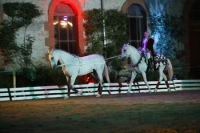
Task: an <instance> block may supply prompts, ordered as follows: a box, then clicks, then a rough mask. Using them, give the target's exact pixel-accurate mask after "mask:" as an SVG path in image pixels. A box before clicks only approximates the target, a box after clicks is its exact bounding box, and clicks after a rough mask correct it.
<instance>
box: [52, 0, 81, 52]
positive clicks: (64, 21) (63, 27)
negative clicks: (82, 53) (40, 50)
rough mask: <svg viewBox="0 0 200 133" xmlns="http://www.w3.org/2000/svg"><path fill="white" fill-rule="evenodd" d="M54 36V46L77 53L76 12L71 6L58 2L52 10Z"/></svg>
mask: <svg viewBox="0 0 200 133" xmlns="http://www.w3.org/2000/svg"><path fill="white" fill-rule="evenodd" d="M53 25H54V38H55V42H54V44H55V48H57V49H62V50H65V51H68V52H70V53H74V54H76V53H78V51H76V50H77V48H76V46H77V33H76V31H77V30H76V27H77V26H76V14H75V13H74V11H73V10H72V8H71V7H70V6H69V5H67V4H63V3H59V4H58V5H57V7H56V10H55V12H54V22H53Z"/></svg>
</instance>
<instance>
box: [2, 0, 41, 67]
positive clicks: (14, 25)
mask: <svg viewBox="0 0 200 133" xmlns="http://www.w3.org/2000/svg"><path fill="white" fill-rule="evenodd" d="M3 10H4V13H5V14H6V15H7V16H8V18H7V19H6V20H4V22H3V23H1V28H0V36H1V39H0V41H1V44H0V48H1V49H3V50H4V51H5V52H4V53H5V56H6V57H7V58H9V59H10V60H11V61H12V62H13V63H14V60H13V59H14V58H13V57H18V58H20V59H19V60H18V61H21V62H20V63H19V65H21V66H22V67H27V66H28V65H29V64H31V53H32V45H33V42H34V37H32V36H30V35H26V29H27V27H28V25H29V24H31V23H32V20H33V18H35V17H37V16H39V15H40V14H41V13H40V11H39V10H38V9H37V7H36V6H35V5H33V4H31V3H16V2H15V3H5V4H3ZM23 26H24V27H25V31H24V38H23V39H24V40H23V44H16V42H15V39H16V37H15V36H16V35H15V33H16V31H17V30H18V29H19V28H21V27H23Z"/></svg>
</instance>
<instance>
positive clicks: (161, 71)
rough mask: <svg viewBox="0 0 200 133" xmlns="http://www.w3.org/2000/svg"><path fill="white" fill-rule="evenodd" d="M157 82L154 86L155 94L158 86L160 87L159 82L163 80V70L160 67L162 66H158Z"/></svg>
mask: <svg viewBox="0 0 200 133" xmlns="http://www.w3.org/2000/svg"><path fill="white" fill-rule="evenodd" d="M158 69H159V80H158V83H157V85H156V88H155V92H157V89H158V87H159V85H160V82H161V81H162V80H163V78H164V76H163V74H164V73H163V70H164V68H163V67H162V66H159V68H158Z"/></svg>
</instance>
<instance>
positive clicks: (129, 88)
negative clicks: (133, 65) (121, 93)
mask: <svg viewBox="0 0 200 133" xmlns="http://www.w3.org/2000/svg"><path fill="white" fill-rule="evenodd" d="M136 75H137V73H136V71H132V74H131V80H130V82H129V86H128V92H127V93H131V88H132V83H133V81H134V80H135V77H136Z"/></svg>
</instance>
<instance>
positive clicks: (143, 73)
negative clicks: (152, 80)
mask: <svg viewBox="0 0 200 133" xmlns="http://www.w3.org/2000/svg"><path fill="white" fill-rule="evenodd" d="M142 77H143V80H144V82H145V84H146V86H147V88H148V89H149V92H151V89H150V87H149V83H148V81H147V76H146V73H145V72H144V71H143V72H142Z"/></svg>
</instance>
